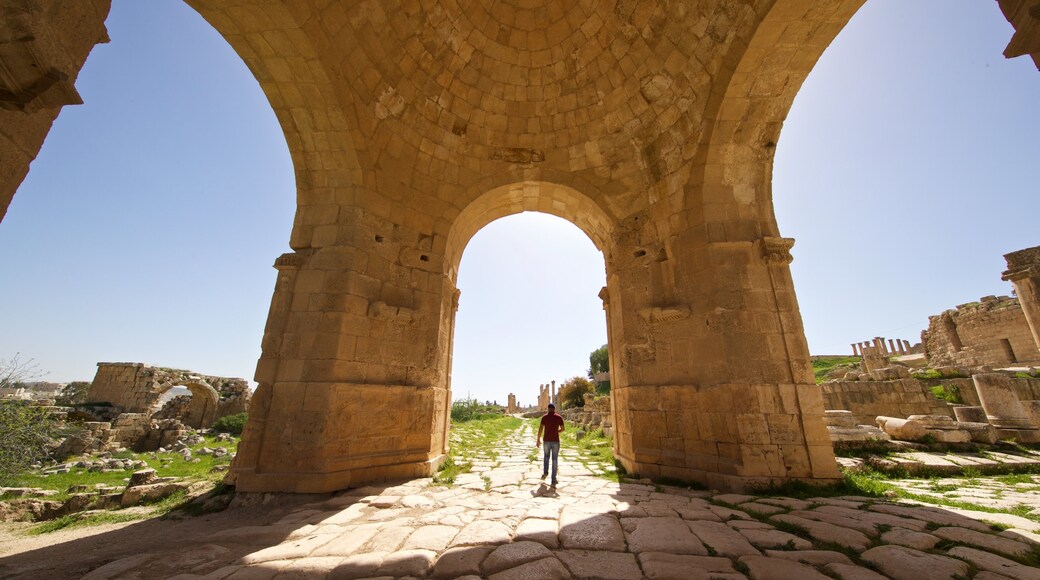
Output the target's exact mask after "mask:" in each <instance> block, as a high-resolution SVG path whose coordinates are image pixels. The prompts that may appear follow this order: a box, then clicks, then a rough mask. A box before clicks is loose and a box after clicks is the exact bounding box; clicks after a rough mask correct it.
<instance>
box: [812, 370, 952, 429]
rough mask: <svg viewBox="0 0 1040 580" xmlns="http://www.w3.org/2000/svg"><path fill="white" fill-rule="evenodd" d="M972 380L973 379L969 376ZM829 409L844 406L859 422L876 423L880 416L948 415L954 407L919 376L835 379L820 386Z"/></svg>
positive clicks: (861, 423) (824, 403)
mask: <svg viewBox="0 0 1040 580" xmlns="http://www.w3.org/2000/svg"><path fill="white" fill-rule="evenodd" d="M967 380H968V382H969V383H970V382H971V381H970V379H967ZM820 387H821V389H822V390H823V405H824V408H826V409H841V410H845V411H849V412H851V413H852V414H853V416H855V418H856V421H857V424H859V425H873V424H874V420H875V418H876V417H878V416H888V417H909V416H910V415H947V416H950V417H953V407H951V406H950V405H949V404H947V403H946V402H945V401H941V400H939V399H936V398H935V396H934V395H932V393H931V391H929V390H928V387H927V386H926V385H925V384H923V383H921V382H920V381H918V380H916V379H898V380H894V381H832V382H826V383H823V384H821V385H820Z"/></svg>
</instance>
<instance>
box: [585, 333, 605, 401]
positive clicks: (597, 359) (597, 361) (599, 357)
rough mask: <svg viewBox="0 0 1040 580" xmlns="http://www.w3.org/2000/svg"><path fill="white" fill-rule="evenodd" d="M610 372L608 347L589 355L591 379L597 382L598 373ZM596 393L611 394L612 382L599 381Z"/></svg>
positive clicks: (598, 349) (600, 348)
mask: <svg viewBox="0 0 1040 580" xmlns="http://www.w3.org/2000/svg"><path fill="white" fill-rule="evenodd" d="M606 372H610V357H609V356H608V355H607V345H605V344H604V345H603V346H601V347H599V348H597V349H596V350H594V351H592V352H591V353H589V371H588V373H589V378H590V379H592V380H594V381H595V380H596V373H606ZM596 393H597V394H600V395H609V394H610V381H597V382H596Z"/></svg>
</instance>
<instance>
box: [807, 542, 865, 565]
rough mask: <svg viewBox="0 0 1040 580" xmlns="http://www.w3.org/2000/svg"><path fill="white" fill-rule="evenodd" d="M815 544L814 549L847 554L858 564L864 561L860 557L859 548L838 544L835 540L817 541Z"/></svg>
mask: <svg viewBox="0 0 1040 580" xmlns="http://www.w3.org/2000/svg"><path fill="white" fill-rule="evenodd" d="M814 544H815V546H814V549H816V550H827V551H829V552H838V553H840V554H845V555H846V556H848V557H849V560H852V561H853V562H854V563H856V564H860V563H862V560H861V559H860V555H859V550H856V549H855V548H850V547H849V546H845V545H843V544H837V543H835V542H821V541H815V542H814Z"/></svg>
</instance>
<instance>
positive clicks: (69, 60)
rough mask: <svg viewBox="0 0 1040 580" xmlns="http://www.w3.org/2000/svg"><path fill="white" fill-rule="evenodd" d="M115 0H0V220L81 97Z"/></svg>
mask: <svg viewBox="0 0 1040 580" xmlns="http://www.w3.org/2000/svg"><path fill="white" fill-rule="evenodd" d="M110 7H111V0H78V1H76V2H62V1H60V0H23V1H21V2H3V3H0V70H2V71H3V74H0V220H3V219H4V215H5V214H6V213H7V207H8V206H9V205H10V203H11V198H12V197H14V192H15V191H16V190H17V189H18V186H19V185H21V183H22V180H23V179H25V176H26V174H27V173H28V172H29V164H30V163H31V162H32V160H33V159H35V158H36V155H37V154H38V153H39V152H40V148H41V147H42V146H43V140H44V138H45V137H46V136H47V133H48V132H49V131H50V130H51V124H52V123H53V122H54V119H55V118H57V116H58V113H59V112H61V109H62V107H64V106H65V105H78V104H81V103H82V102H83V101H82V99H81V98H80V96H79V93H78V92H77V91H76V88H75V86H73V83H74V82H75V80H76V77H77V76H78V75H79V71H80V69H81V68H83V63H84V62H85V61H86V60H87V55H88V54H90V51H91V50H93V48H94V46H95V45H96V44H99V43H104V42H108V32H107V31H106V30H105V18H106V17H107V16H108V11H109V8H110Z"/></svg>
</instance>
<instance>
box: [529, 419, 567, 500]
mask: <svg viewBox="0 0 1040 580" xmlns="http://www.w3.org/2000/svg"><path fill="white" fill-rule="evenodd" d="M543 432H544V433H545V447H544V448H543V450H544V451H543V453H542V479H545V476H547V475H549V455H552V486H553V487H556V473H557V465H558V459H559V457H560V433H562V432H563V417H562V416H560V415H557V414H556V405H554V404H552V403H549V412H548V413H546V414H545V415H542V420H541V421H540V422H539V423H538V438H537V439H536V440H535V442H534V446H535V448H537V447H538V446H539V445H540V444H541V443H542V433H543Z"/></svg>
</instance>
